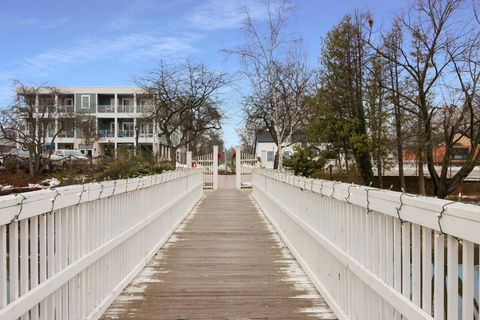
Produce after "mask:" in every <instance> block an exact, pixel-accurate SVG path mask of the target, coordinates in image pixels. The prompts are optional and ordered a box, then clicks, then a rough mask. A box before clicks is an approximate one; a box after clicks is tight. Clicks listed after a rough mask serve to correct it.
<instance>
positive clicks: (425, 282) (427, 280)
mask: <svg viewBox="0 0 480 320" xmlns="http://www.w3.org/2000/svg"><path fill="white" fill-rule="evenodd" d="M422 309H423V310H425V312H427V313H429V314H432V230H430V229H429V228H426V227H423V228H422Z"/></svg>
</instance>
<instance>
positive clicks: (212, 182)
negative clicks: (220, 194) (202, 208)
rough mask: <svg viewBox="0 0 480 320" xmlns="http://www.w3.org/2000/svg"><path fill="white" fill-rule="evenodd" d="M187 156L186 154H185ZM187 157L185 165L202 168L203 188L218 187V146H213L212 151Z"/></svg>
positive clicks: (214, 188) (215, 188)
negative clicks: (190, 157)
mask: <svg viewBox="0 0 480 320" xmlns="http://www.w3.org/2000/svg"><path fill="white" fill-rule="evenodd" d="M187 157H189V156H188V154H187ZM189 161H190V159H187V167H191V166H193V167H197V168H202V169H203V188H204V189H213V190H217V189H218V146H213V148H212V153H207V154H203V155H196V157H195V159H192V164H190V162H189Z"/></svg>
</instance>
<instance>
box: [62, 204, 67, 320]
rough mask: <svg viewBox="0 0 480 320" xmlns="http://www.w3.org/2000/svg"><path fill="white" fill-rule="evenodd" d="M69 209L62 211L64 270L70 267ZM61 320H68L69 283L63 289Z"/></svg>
mask: <svg viewBox="0 0 480 320" xmlns="http://www.w3.org/2000/svg"><path fill="white" fill-rule="evenodd" d="M68 212H69V208H65V209H63V210H62V218H61V225H62V228H61V229H62V234H61V242H62V245H61V247H60V252H61V253H60V255H61V257H62V259H61V260H62V263H61V266H62V269H63V268H65V267H66V266H67V265H68V230H69V229H68V228H69V225H68V218H69V215H68ZM60 319H68V282H67V283H66V284H64V285H63V287H62V316H61V317H60Z"/></svg>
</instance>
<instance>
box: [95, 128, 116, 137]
mask: <svg viewBox="0 0 480 320" xmlns="http://www.w3.org/2000/svg"><path fill="white" fill-rule="evenodd" d="M114 136H115V131H113V130H98V137H99V138H113V137H114Z"/></svg>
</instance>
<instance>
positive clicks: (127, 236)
mask: <svg viewBox="0 0 480 320" xmlns="http://www.w3.org/2000/svg"><path fill="white" fill-rule="evenodd" d="M202 184H203V179H202V170H198V169H193V170H192V169H190V170H183V171H173V172H167V173H163V174H160V175H155V176H147V177H143V178H134V179H128V180H117V181H108V182H103V183H91V184H86V185H75V186H67V187H62V188H58V189H55V190H41V191H35V192H30V193H25V194H23V195H10V196H4V197H0V319H2V320H9V319H18V318H21V319H32V320H36V319H44V320H52V319H62V320H67V319H97V318H98V317H99V316H100V315H101V314H102V313H103V311H104V310H105V309H106V307H108V305H109V304H110V303H111V302H112V301H113V300H114V299H115V297H116V296H117V295H118V294H119V293H120V292H121V291H122V290H123V288H124V287H125V286H126V285H128V283H129V282H130V281H131V280H132V279H133V277H135V275H136V274H137V273H138V272H139V271H140V270H141V269H142V268H143V266H144V265H145V264H146V263H147V262H148V261H149V260H150V258H151V257H152V256H153V255H154V254H155V252H156V251H157V250H158V249H159V248H160V247H161V246H162V244H163V243H164V242H165V241H166V240H167V238H168V237H169V235H170V234H171V233H172V232H173V231H174V230H175V228H176V226H177V225H178V224H179V223H180V222H181V221H182V220H183V219H184V217H185V216H186V215H187V214H188V213H189V212H190V210H191V208H193V206H194V205H195V203H196V202H197V201H198V200H199V199H200V197H201V196H202V194H203V191H202Z"/></svg>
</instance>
